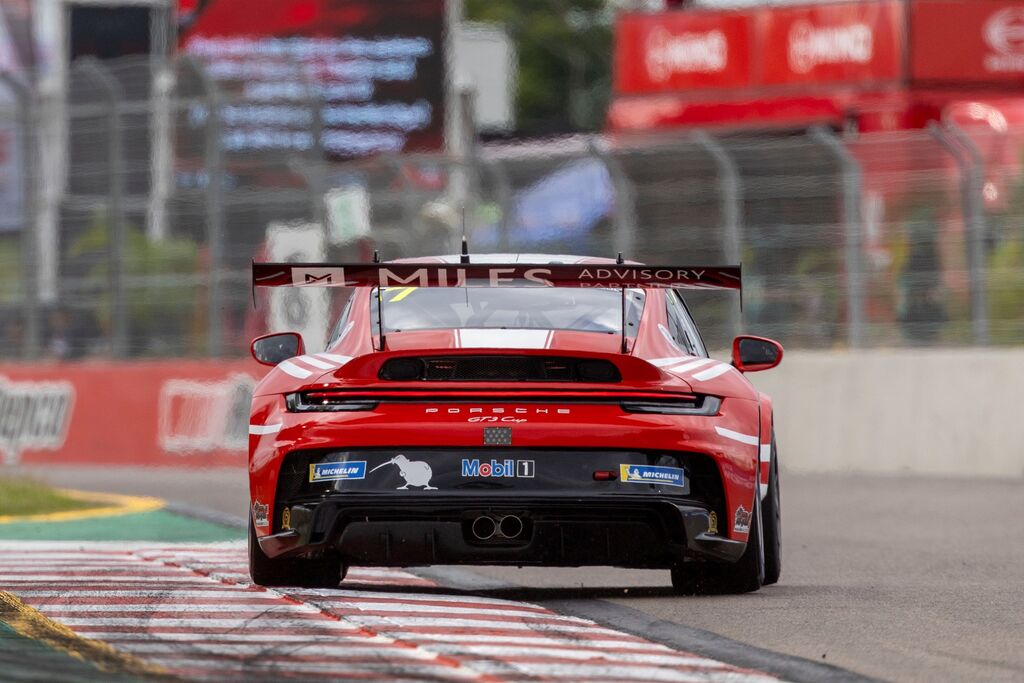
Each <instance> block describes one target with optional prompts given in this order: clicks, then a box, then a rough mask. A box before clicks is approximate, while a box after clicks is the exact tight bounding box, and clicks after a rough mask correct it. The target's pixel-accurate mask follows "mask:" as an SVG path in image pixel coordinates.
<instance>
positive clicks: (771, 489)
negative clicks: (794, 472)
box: [761, 430, 782, 586]
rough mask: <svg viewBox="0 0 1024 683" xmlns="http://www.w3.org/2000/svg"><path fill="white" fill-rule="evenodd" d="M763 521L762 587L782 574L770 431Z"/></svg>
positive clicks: (776, 479)
mask: <svg viewBox="0 0 1024 683" xmlns="http://www.w3.org/2000/svg"><path fill="white" fill-rule="evenodd" d="M761 513H762V518H763V520H764V585H766V586H770V585H771V584H773V583H778V581H779V575H780V574H781V573H782V499H781V497H780V495H779V457H778V451H777V450H776V448H775V430H772V460H771V466H770V467H769V469H768V495H766V496H765V497H764V504H763V505H762V506H761Z"/></svg>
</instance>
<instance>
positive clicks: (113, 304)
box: [78, 57, 128, 358]
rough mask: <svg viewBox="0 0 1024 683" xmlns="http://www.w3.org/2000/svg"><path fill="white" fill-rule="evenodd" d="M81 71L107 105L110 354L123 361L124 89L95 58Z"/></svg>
mask: <svg viewBox="0 0 1024 683" xmlns="http://www.w3.org/2000/svg"><path fill="white" fill-rule="evenodd" d="M78 68H79V69H81V70H82V71H85V72H86V73H87V74H89V76H91V77H92V79H93V80H94V81H95V82H96V84H97V85H98V86H99V87H100V88H101V89H102V91H103V97H104V99H105V100H106V105H107V138H108V139H107V160H108V164H109V166H108V171H107V172H108V179H109V186H108V190H107V191H108V208H109V211H110V232H109V235H108V236H109V239H108V241H107V269H108V270H107V280H108V286H109V287H110V353H111V355H112V356H113V357H114V358H123V357H125V355H127V352H128V311H127V309H126V303H125V293H124V254H125V239H126V234H125V221H124V180H125V178H124V154H123V151H122V140H121V99H122V98H121V94H122V93H121V86H120V84H119V83H118V82H117V80H116V79H115V78H114V77H113V76H111V75H110V73H109V72H108V71H107V70H106V68H104V67H103V65H101V64H100V62H99V60H97V59H96V58H95V57H83V58H82V59H80V60H79V63H78Z"/></svg>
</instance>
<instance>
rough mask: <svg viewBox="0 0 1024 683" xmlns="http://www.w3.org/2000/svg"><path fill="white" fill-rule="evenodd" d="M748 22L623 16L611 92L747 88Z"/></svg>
mask: <svg viewBox="0 0 1024 683" xmlns="http://www.w3.org/2000/svg"><path fill="white" fill-rule="evenodd" d="M751 25H752V22H751V17H750V16H749V15H747V14H739V13H735V12H668V13H664V14H623V15H621V16H620V17H619V21H618V25H617V27H616V38H615V90H616V91H617V92H619V93H622V94H642V93H656V92H667V91H674V90H694V89H704V88H741V87H745V86H748V85H750V47H751V44H752V34H751Z"/></svg>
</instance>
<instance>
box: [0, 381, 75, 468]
mask: <svg viewBox="0 0 1024 683" xmlns="http://www.w3.org/2000/svg"><path fill="white" fill-rule="evenodd" d="M74 404H75V388H74V386H72V384H71V383H70V382H65V381H45V382H44V381H39V382H37V381H27V382H13V381H10V380H8V379H7V378H6V377H3V376H0V453H2V454H3V461H4V463H6V464H8V465H14V464H17V462H18V460H19V459H20V457H21V453H22V451H27V450H48V451H55V450H58V449H60V448H61V447H62V446H63V445H64V440H65V439H66V438H67V434H68V427H69V426H70V424H71V415H72V410H73V409H74Z"/></svg>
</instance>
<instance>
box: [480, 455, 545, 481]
mask: <svg viewBox="0 0 1024 683" xmlns="http://www.w3.org/2000/svg"><path fill="white" fill-rule="evenodd" d="M535 471H536V468H535V467H534V461H533V460H512V459H511V458H509V459H508V460H494V459H492V460H491V461H490V462H480V460H479V459H477V458H473V459H472V460H470V459H469V458H463V459H462V476H464V477H524V478H526V479H532V478H533V474H534V472H535Z"/></svg>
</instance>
